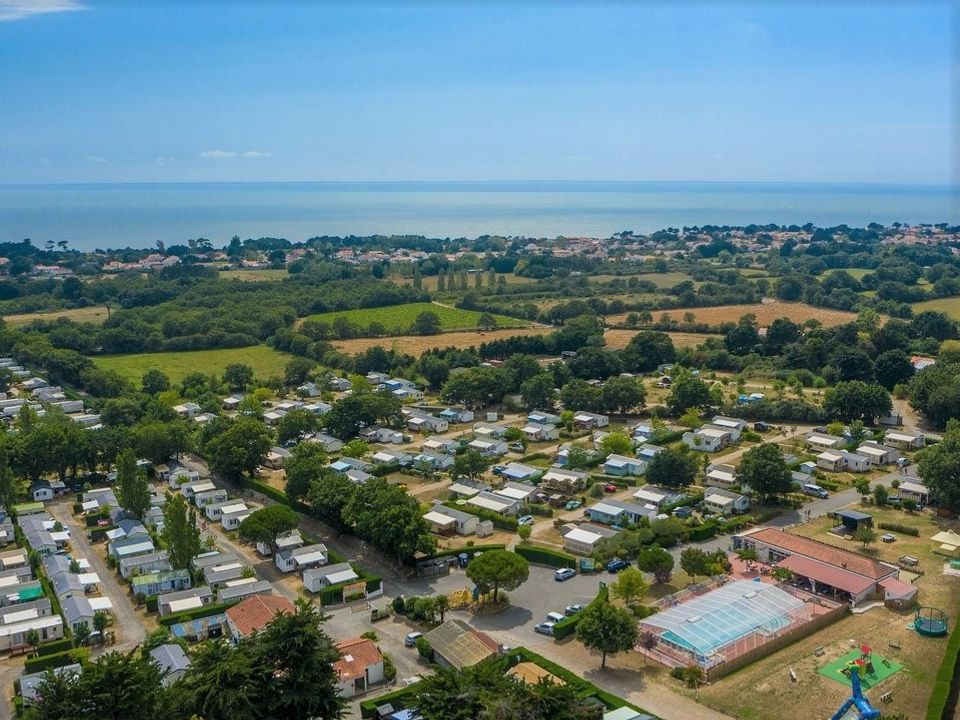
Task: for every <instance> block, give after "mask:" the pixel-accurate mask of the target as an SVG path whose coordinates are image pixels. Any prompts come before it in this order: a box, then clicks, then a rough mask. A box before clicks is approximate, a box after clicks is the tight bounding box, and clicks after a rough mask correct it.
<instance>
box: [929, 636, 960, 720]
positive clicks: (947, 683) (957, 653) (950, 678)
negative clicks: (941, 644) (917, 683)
mask: <svg viewBox="0 0 960 720" xmlns="http://www.w3.org/2000/svg"><path fill="white" fill-rule="evenodd" d="M958 659H960V625H958V626H954V628H953V632H952V633H950V639H949V640H948V641H947V651H946V653H945V654H944V656H943V661H942V662H941V663H940V670H939V671H938V672H937V679H936V681H935V682H934V684H933V693H932V694H931V695H930V702H929V703H928V704H927V720H950V718H952V717H953V710H954V707H955V706H956V704H957V698H956V692H955V690H956V688H955V683H960V677H957V673H956V671H957V663H958Z"/></svg>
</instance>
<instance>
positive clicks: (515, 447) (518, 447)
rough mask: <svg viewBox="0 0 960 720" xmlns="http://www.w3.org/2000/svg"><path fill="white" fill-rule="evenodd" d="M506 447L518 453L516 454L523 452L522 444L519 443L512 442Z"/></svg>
mask: <svg viewBox="0 0 960 720" xmlns="http://www.w3.org/2000/svg"><path fill="white" fill-rule="evenodd" d="M507 447H508V448H509V449H510V450H513V451H514V452H518V453H522V452H523V451H524V447H523V443H520V442H512V443H510V444H509V445H507Z"/></svg>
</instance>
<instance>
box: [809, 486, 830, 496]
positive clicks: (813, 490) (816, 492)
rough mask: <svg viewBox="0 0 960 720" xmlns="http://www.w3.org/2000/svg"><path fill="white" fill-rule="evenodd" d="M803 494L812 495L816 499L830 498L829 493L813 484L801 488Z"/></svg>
mask: <svg viewBox="0 0 960 720" xmlns="http://www.w3.org/2000/svg"><path fill="white" fill-rule="evenodd" d="M803 494H804V495H813V496H814V497H818V498H828V497H830V493H828V492H827V491H826V490H824V489H823V488H822V487H820V486H819V485H814V484H813V483H807V484H806V485H804V486H803Z"/></svg>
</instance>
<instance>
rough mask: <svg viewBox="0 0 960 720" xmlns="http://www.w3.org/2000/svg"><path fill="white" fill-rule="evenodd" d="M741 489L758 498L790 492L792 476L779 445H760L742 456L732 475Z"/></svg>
mask: <svg viewBox="0 0 960 720" xmlns="http://www.w3.org/2000/svg"><path fill="white" fill-rule="evenodd" d="M734 477H735V478H736V480H737V482H738V483H739V484H740V486H741V487H744V488H749V489H750V491H751V492H754V493H756V494H757V495H758V496H760V497H763V496H765V495H780V494H782V493H786V492H790V489H791V488H792V487H793V475H792V474H791V472H790V466H789V465H787V461H786V460H785V459H784V457H783V452H782V451H781V450H780V446H779V445H775V444H774V443H762V444H760V445H756V446H754V447H752V448H750V449H749V450H747V451H746V452H745V453H744V454H743V458H742V459H741V460H740V464H739V465H738V466H737V471H736V473H735V475H734Z"/></svg>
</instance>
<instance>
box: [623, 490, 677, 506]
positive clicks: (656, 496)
mask: <svg viewBox="0 0 960 720" xmlns="http://www.w3.org/2000/svg"><path fill="white" fill-rule="evenodd" d="M633 497H635V498H636V499H637V500H638V501H639V502H640V504H642V505H644V506H646V505H653V506H654V507H655V508H657V509H659V508H660V506H661V505H673V504H674V503H677V502H680V501H681V500H682V499H683V498H684V495H683V493H678V492H677V491H676V490H671V489H669V488H663V487H658V486H657V485H644V486H643V487H642V488H640V489H639V490H637V491H636V492H635V493H633Z"/></svg>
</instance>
